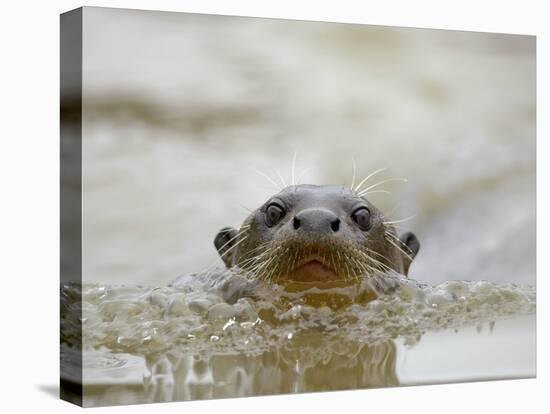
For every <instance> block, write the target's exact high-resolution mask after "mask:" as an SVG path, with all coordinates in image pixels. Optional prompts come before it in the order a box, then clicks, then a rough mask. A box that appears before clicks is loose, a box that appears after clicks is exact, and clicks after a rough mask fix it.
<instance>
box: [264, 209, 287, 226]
mask: <svg viewBox="0 0 550 414" xmlns="http://www.w3.org/2000/svg"><path fill="white" fill-rule="evenodd" d="M284 215H285V211H284V210H283V208H282V207H281V206H279V205H278V204H270V205H269V206H267V209H266V211H265V218H266V222H267V225H268V226H269V227H271V226H274V225H275V224H277V223H278V222H279V221H281V219H282V218H283V217H284Z"/></svg>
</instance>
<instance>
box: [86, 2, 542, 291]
mask: <svg viewBox="0 0 550 414" xmlns="http://www.w3.org/2000/svg"><path fill="white" fill-rule="evenodd" d="M83 42H84V49H83V50H84V51H83V72H84V77H83V87H84V89H83V214H84V218H83V225H84V231H83V274H84V276H83V277H84V280H85V281H86V282H92V281H94V282H102V283H112V284H119V283H125V284H144V285H161V284H166V283H169V282H170V281H172V280H173V279H174V278H175V277H176V276H178V275H180V274H184V273H191V272H195V271H200V270H201V269H204V268H206V267H209V266H211V265H212V264H215V263H218V264H219V265H221V261H219V259H218V258H217V253H216V251H215V249H214V246H213V239H214V236H215V234H216V232H217V231H218V230H219V229H220V228H221V227H224V226H228V225H231V226H234V227H238V225H239V224H240V223H241V222H242V221H243V220H244V219H245V217H246V216H247V214H248V211H247V208H248V209H255V208H256V207H257V206H259V205H260V204H261V203H263V202H264V201H266V200H267V199H268V198H269V197H270V196H271V195H272V194H273V193H275V192H276V191H277V188H275V187H274V186H273V185H272V184H271V183H270V182H269V181H268V180H267V179H265V178H264V177H262V175H261V174H258V173H256V172H254V171H253V170H252V169H253V168H255V169H258V170H260V171H262V172H263V173H265V174H267V175H269V176H271V177H273V179H274V180H278V178H277V175H276V172H275V170H278V171H279V172H280V174H281V175H283V177H284V178H285V179H289V177H290V175H291V166H292V159H293V156H294V154H296V171H297V173H296V175H300V174H301V173H302V171H304V170H306V169H307V171H306V172H305V173H304V174H303V177H302V179H301V181H302V182H303V183H311V184H347V185H349V184H350V183H351V179H352V159H355V162H356V164H357V176H358V179H359V178H361V177H363V176H366V175H368V174H369V173H371V172H373V171H374V170H376V169H379V168H386V170H385V171H384V172H382V173H380V174H379V175H377V176H376V177H375V178H373V180H372V181H371V182H372V183H373V184H374V183H376V182H377V181H378V180H382V179H387V178H391V177H404V178H407V179H408V182H407V183H400V182H395V183H387V185H383V186H381V187H380V189H385V190H389V191H392V194H391V195H387V194H381V193H380V194H373V195H372V196H371V200H372V201H373V202H374V203H375V204H376V205H378V206H379V207H380V208H381V209H382V210H383V211H384V212H385V213H387V214H388V215H389V216H390V217H391V218H393V219H396V220H398V219H403V218H407V217H411V216H413V217H412V218H411V219H410V220H408V221H405V222H403V223H400V224H399V225H400V227H399V231H400V232H403V231H413V232H415V233H416V235H417V236H418V238H419V239H420V242H421V245H422V247H421V250H420V253H419V255H418V256H417V258H416V259H415V262H414V263H413V265H412V267H411V271H410V274H409V276H410V277H412V278H415V279H417V280H420V281H423V282H429V283H439V282H443V281H446V280H452V279H465V280H490V281H494V282H518V283H528V284H534V283H535V115H536V107H535V38H534V37H530V36H518V35H506V34H486V33H472V32H457V31H442V30H424V29H408V28H392V27H381V26H366V25H349V24H335V23H317V22H303V21H288V20H271V19H257V18H241V17H225V16H212V15H211V16H209V15H194V14H183V13H168V12H150V11H133V10H122V9H103V8H89V7H88V8H85V9H84V40H83Z"/></svg>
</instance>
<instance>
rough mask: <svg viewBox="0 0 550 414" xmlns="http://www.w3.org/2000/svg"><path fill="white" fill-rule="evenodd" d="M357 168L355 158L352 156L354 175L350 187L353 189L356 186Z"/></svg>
mask: <svg viewBox="0 0 550 414" xmlns="http://www.w3.org/2000/svg"><path fill="white" fill-rule="evenodd" d="M356 170H357V166H356V164H355V158H354V157H351V171H352V177H351V185H350V187H349V188H351V189H353V187H355V173H356Z"/></svg>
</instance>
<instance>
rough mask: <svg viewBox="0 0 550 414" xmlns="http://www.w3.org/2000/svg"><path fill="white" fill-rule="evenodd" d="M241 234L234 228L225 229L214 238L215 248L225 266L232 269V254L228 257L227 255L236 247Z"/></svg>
mask: <svg viewBox="0 0 550 414" xmlns="http://www.w3.org/2000/svg"><path fill="white" fill-rule="evenodd" d="M238 234H239V232H238V231H237V230H236V229H234V228H232V227H224V228H223V229H221V230H220V231H219V232H218V234H216V237H215V238H214V246H216V250H217V251H218V253H219V254H220V257H221V258H222V260H223V262H224V263H225V266H226V267H227V268H230V267H231V265H232V260H231V254H230V255H227V254H226V253H227V252H228V251H229V249H231V248H232V247H233V246H234V245H235V240H236V238H237V235H238Z"/></svg>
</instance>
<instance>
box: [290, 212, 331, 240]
mask: <svg viewBox="0 0 550 414" xmlns="http://www.w3.org/2000/svg"><path fill="white" fill-rule="evenodd" d="M292 225H293V227H294V230H298V229H301V230H302V231H305V232H308V233H318V234H327V233H334V232H337V231H338V230H340V219H339V218H338V217H337V216H336V214H334V213H333V212H332V211H330V210H325V209H320V208H310V209H307V210H302V211H300V212H299V213H298V214H296V216H294V219H293V220H292Z"/></svg>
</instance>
